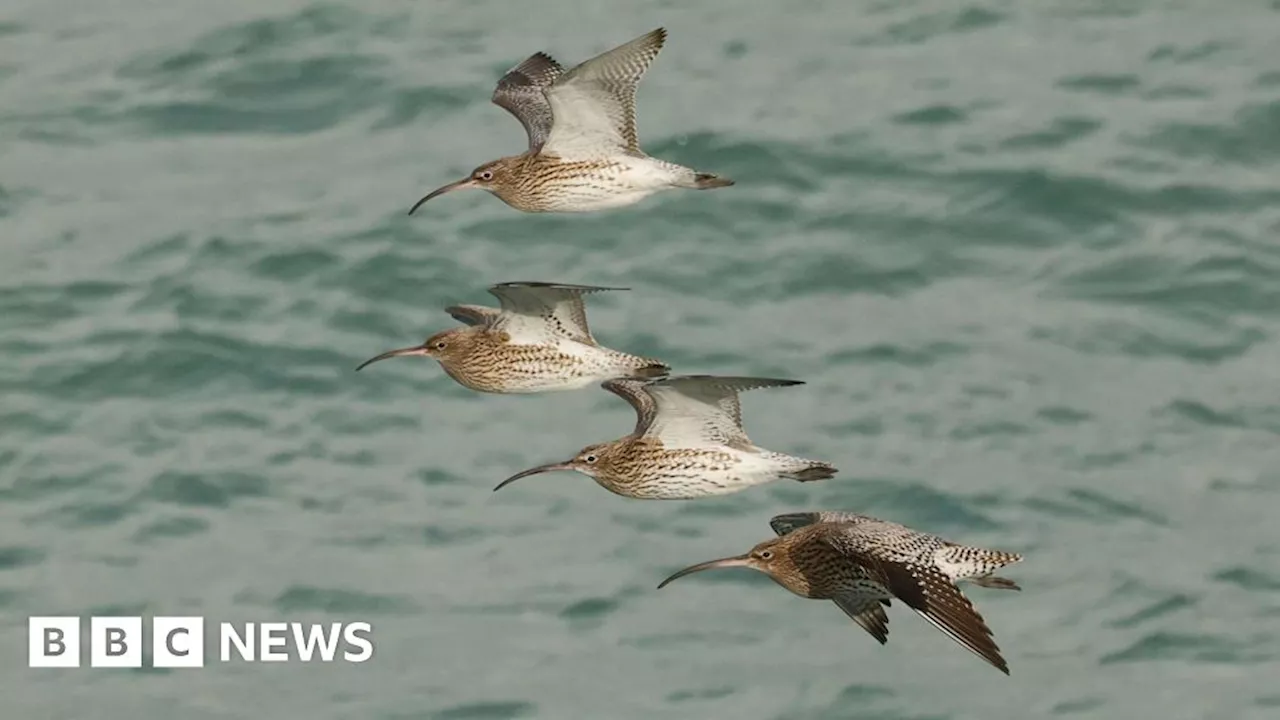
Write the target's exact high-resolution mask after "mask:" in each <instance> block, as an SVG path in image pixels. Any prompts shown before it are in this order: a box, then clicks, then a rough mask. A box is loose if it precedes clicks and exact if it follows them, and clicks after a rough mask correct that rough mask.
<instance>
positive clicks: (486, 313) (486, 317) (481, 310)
mask: <svg viewBox="0 0 1280 720" xmlns="http://www.w3.org/2000/svg"><path fill="white" fill-rule="evenodd" d="M444 311H445V312H447V313H449V314H450V315H452V316H453V319H454V320H457V321H458V322H460V323H466V324H467V325H484V324H485V323H487V322H492V321H493V320H495V319H497V317H498V315H499V314H500V312H499V310H498V309H497V308H491V307H485V306H483V305H450V306H449V307H447V308H445V309H444Z"/></svg>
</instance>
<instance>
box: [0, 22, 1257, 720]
mask: <svg viewBox="0 0 1280 720" xmlns="http://www.w3.org/2000/svg"><path fill="white" fill-rule="evenodd" d="M1278 7H1280V6H1277V4H1276V3H1274V2H1272V3H1268V2H1262V1H1257V2H1253V1H1247V0H1240V1H1238V2H1210V1H1208V0H1201V1H1194V0H1188V1H1186V2H1176V1H1174V0H1127V1H1125V2H1101V1H1092V0H1090V1H1076V2H1068V1H1066V0H1061V1H1057V2H1053V1H1046V2H1030V3H1014V2H974V3H962V4H954V3H947V2H942V1H941V0H918V1H913V2H883V1H879V0H877V1H862V0H860V1H858V2H849V3H845V2H838V1H837V0H807V1H803V2H799V1H798V2H790V3H781V2H779V3H765V2H758V3H757V2H738V3H731V2H712V1H710V0H703V1H699V2H683V3H680V2H659V3H631V4H622V3H604V2H587V1H577V0H555V1H554V2H539V3H532V2H530V3H510V2H501V3H500V2H482V1H463V0H435V1H432V2H407V1H403V0H394V1H393V0H377V1H371V2H363V3H354V2H353V3H346V4H316V3H310V2H303V1H300V0H270V1H262V0H258V1H252V2H251V1H250V0H222V1H220V2H216V3H215V2H209V3H197V2H193V1H191V0H188V1H186V2H169V3H157V2H145V1H144V0H122V1H121V2H113V3H103V2H99V3H89V2H80V3H72V2H57V1H54V0H9V2H7V3H4V4H3V7H2V8H0V48H3V50H2V51H0V241H2V242H3V246H2V247H3V250H2V252H3V256H2V259H3V262H0V349H2V350H3V353H4V358H5V362H4V363H3V367H2V368H0V392H2V393H3V394H2V395H0V398H2V399H0V619H2V620H3V623H2V625H0V657H3V660H0V663H3V665H2V668H3V670H2V672H0V696H2V697H3V698H4V705H5V707H6V709H5V710H4V711H3V715H4V717H6V718H10V717H12V718H129V719H130V720H150V719H153V718H154V719H164V720H168V719H169V718H184V719H193V720H205V719H210V720H212V719H214V718H218V719H222V718H281V719H285V718H309V719H320V718H326V719H327V718H361V719H387V720H391V719H396V720H405V719H408V718H424V719H425V718H430V719H435V720H463V719H466V720H488V719H501V718H608V719H610V720H614V719H616V720H625V719H628V718H656V717H661V718H743V719H747V718H750V719H755V718H761V719H787V720H834V719H837V718H839V719H844V718H886V719H887V718H914V719H923V718H930V719H932V718H948V719H957V720H958V719H961V718H983V719H987V720H1005V719H1007V720H1026V719H1028V718H1050V717H1068V718H1125V719H1127V718H1145V717H1163V718H1178V719H1183V718H1185V719H1188V720H1190V719H1199V718H1221V719H1227V718H1230V719H1236V718H1273V717H1276V714H1277V713H1280V680H1278V679H1280V532H1278V531H1277V530H1276V525H1275V523H1276V517H1277V514H1278V513H1280V443H1278V442H1277V435H1278V434H1280V400H1278V399H1277V398H1278V397H1280V394H1278V391H1277V387H1278V385H1277V380H1280V344H1278V338H1280V250H1277V234H1278V232H1280V44H1277V42H1276V41H1277V38H1280V11H1278ZM660 25H662V26H666V27H667V28H668V30H669V32H670V38H669V40H668V43H667V46H666V49H664V51H663V52H662V54H661V56H660V57H659V58H658V60H657V61H656V63H655V64H654V65H653V67H652V69H651V71H650V72H649V74H648V76H647V77H646V79H645V81H644V83H643V85H642V86H641V89H640V93H639V108H640V121H639V128H640V135H641V140H642V142H643V144H644V146H645V148H646V149H647V150H648V151H649V152H650V153H652V154H654V155H657V156H660V157H664V158H667V159H671V160H674V161H677V162H681V163H684V164H687V165H691V166H694V167H697V168H699V169H705V170H708V171H711V172H717V173H721V174H724V175H727V176H729V177H732V178H734V179H736V180H737V183H738V184H737V185H736V186H734V187H732V188H728V189H724V190H716V191H713V192H702V193H699V192H672V193H668V194H665V195H661V196H658V197H654V198H651V199H649V200H647V201H645V202H644V203H642V204H640V205H637V206H633V207H631V208H628V209H624V210H619V211H614V212H610V213H602V214H594V215H587V216H534V215H524V214H520V213H517V212H516V211H514V210H511V209H510V208H508V207H506V206H505V205H503V204H502V203H501V202H499V201H498V200H497V199H495V198H492V197H489V196H487V195H485V194H483V193H479V192H474V193H457V194H453V195H449V196H445V197H443V198H440V199H439V200H435V201H432V202H431V203H430V204H428V205H427V206H425V207H424V208H423V210H422V211H420V212H419V213H418V214H416V215H415V216H413V217H408V216H406V210H407V209H408V207H409V206H410V205H411V204H412V203H413V201H414V200H416V199H417V198H418V197H419V196H420V195H421V194H423V193H424V192H426V191H427V190H430V189H432V188H434V187H436V186H438V185H441V184H443V183H445V182H447V181H450V180H453V179H456V178H457V177H460V176H461V175H462V174H464V173H466V172H468V171H469V170H470V169H471V168H472V167H474V166H476V165H478V164H480V163H481V162H483V161H486V160H489V159H492V158H494V157H497V156H499V155H502V154H509V153H514V152H519V151H520V150H521V149H522V148H523V143H524V137H523V134H522V132H521V129H520V127H519V125H518V124H517V123H516V122H515V120H513V119H512V118H511V117H510V116H508V115H506V114H505V113H504V112H503V111H502V110H500V109H498V108H496V107H494V106H492V105H490V104H489V93H490V91H491V89H492V85H493V82H494V81H495V79H496V78H497V77H498V76H499V75H500V74H501V73H502V72H503V71H504V70H505V69H506V68H508V67H510V66H511V65H513V64H514V63H516V62H518V61H519V60H520V59H522V58H523V57H525V56H527V55H528V54H530V53H532V52H533V51H535V50H545V51H548V52H550V53H552V54H553V55H554V56H555V57H556V58H557V59H559V60H561V61H562V62H564V63H566V64H572V63H576V62H578V61H580V60H582V59H584V58H586V57H588V56H590V55H592V54H594V53H596V52H600V51H602V50H604V49H606V48H608V47H611V46H613V45H616V44H619V43H621V42H623V41H625V40H628V39H630V38H632V37H635V36H637V35H639V34H641V33H643V32H646V31H648V30H650V29H652V28H654V27H657V26H660ZM504 280H555V281H563V282H578V283H590V284H602V285H621V286H625V287H630V288H632V289H631V291H630V292H627V293H613V294H607V295H598V296H593V297H592V298H591V304H590V308H589V310H590V317H591V322H592V327H593V330H594V331H595V332H596V334H597V336H598V337H599V338H600V339H601V341H602V342H604V343H605V344H607V345H611V346H614V347H618V348H622V349H627V350H630V351H633V352H638V353H645V354H652V355H655V356H658V357H662V358H664V359H666V360H668V361H669V362H671V363H672V364H673V365H674V366H676V368H677V369H678V370H679V371H681V372H713V373H723V374H752V375H770V376H781V377H794V378H798V379H802V380H805V381H806V382H807V384H806V385H803V386H799V387H795V388H787V389H777V390H762V391H758V392H752V393H750V394H747V395H744V397H743V405H744V414H745V419H746V422H747V428H748V430H749V431H750V433H751V436H752V438H753V439H754V440H755V441H757V442H759V443H760V444H761V445H764V446H765V447H769V448H774V449H778V450H784V451H788V452H793V453H796V454H802V455H809V456H812V457H816V458H821V459H824V460H828V461H830V462H832V463H834V464H836V465H837V466H838V467H839V468H840V471H841V472H840V474H839V475H838V476H837V478H836V479H834V480H831V481H827V482H824V483H814V484H806V485H799V484H795V483H777V484H774V485H770V486H765V487H761V488H756V489H753V490H751V491H748V492H744V493H740V494H737V495H734V496H730V497H725V498H720V499H716V500H704V501H696V502H669V503H663V502H640V501H631V500H627V499H624V498H621V497H617V496H614V495H611V494H609V493H607V492H605V491H604V490H602V489H600V488H598V487H597V486H596V485H595V484H594V483H592V482H591V481H590V480H589V479H587V478H585V477H582V476H577V475H570V474H556V475H547V476H543V477H540V478H536V479H534V478H531V479H529V480H526V481H522V483H519V484H516V485H513V486H511V487H510V488H509V489H504V490H503V491H502V492H501V493H497V494H495V493H492V492H490V489H491V488H492V487H493V486H494V485H495V484H497V482H498V481H500V480H501V479H502V478H504V477H506V476H507V475H509V474H511V473H512V472H514V471H516V470H519V469H522V468H524V467H527V466H530V465H533V464H536V463H540V462H545V461H549V460H556V459H561V458H562V457H565V456H567V455H568V454H569V453H571V452H572V451H574V450H576V449H577V448H579V447H581V446H582V445H585V444H587V443H589V442H593V441H597V440H603V439H608V438H611V437H615V436H617V435H621V434H623V433H625V432H627V431H629V430H630V428H631V425H632V422H633V417H632V415H631V411H630V409H629V408H628V407H627V406H626V405H625V404H623V403H622V402H621V401H619V400H618V399H616V398H614V397H613V396H611V395H609V394H608V393H605V392H602V391H599V390H584V391H581V392H577V393H566V394H559V395H542V396H527V397H519V396H484V395H478V394H475V393H471V392H469V391H467V390H464V389H462V388H461V387H459V386H457V385H456V384H454V383H452V381H450V380H449V379H447V378H446V377H445V376H444V374H443V373H442V372H441V371H440V369H439V368H438V366H436V365H435V364H434V363H431V362H429V361H420V360H397V361H392V362H387V363H380V364H378V365H375V366H372V367H370V368H369V369H367V370H365V371H362V372H360V373H355V372H354V368H355V366H356V365H357V364H358V363H359V362H360V361H362V360H364V359H365V358H367V357H369V356H371V355H373V354H375V353H377V352H380V351H382V350H386V349H389V348H392V347H399V346H402V345H406V344H410V343H413V342H418V341H420V340H421V339H422V338H424V337H426V336H427V335H428V334H430V333H432V332H434V331H436V330H439V329H442V328H444V327H448V326H450V325H451V324H453V321H452V320H450V319H449V317H448V316H447V315H445V314H444V313H443V312H442V311H441V308H442V307H443V306H445V305H448V304H453V303H459V302H478V303H487V302H491V301H492V298H489V297H488V296H487V295H486V294H485V292H484V287H485V286H486V285H488V284H490V283H493V282H498V281H504ZM819 508H824V509H850V510H858V511H862V512H866V513H870V514H874V515H878V516H881V517H885V518H887V519H892V520H895V521H899V522H903V523H906V524H909V525H913V526H916V527H919V528H922V529H926V530H931V531H934V532H938V533H941V534H943V535H945V536H947V537H949V538H952V539H955V540H960V541H964V542H969V543H973V544H979V545H987V546H992V547H997V548H1002V549H1006V550H1013V551H1017V552H1021V553H1024V554H1025V555H1026V558H1027V559H1026V560H1025V561H1024V562H1023V563H1022V564H1020V565H1017V566H1015V567H1014V568H1012V569H1011V570H1010V571H1009V572H1008V573H1007V574H1008V575H1009V576H1010V577H1012V578H1014V579H1016V580H1017V581H1018V582H1019V583H1020V584H1021V585H1022V587H1023V588H1024V590H1023V591H1022V592H1021V593H1008V592H997V591H988V590H984V589H981V588H974V589H972V590H971V591H970V595H971V597H972V598H973V599H974V601H975V603H976V604H977V606H978V608H979V609H980V610H981V611H982V612H983V614H984V615H985V617H986V619H987V621H988V622H989V624H990V625H991V627H992V628H993V629H994V631H995V634H996V639H997V641H998V642H999V644H1000V645H1001V647H1002V648H1003V650H1004V653H1005V656H1006V657H1007V658H1008V660H1009V663H1010V665H1011V668H1012V676H1011V677H1004V676H1003V675H1000V674H999V673H997V672H995V671H993V670H992V669H991V668H989V667H986V666H984V665H983V664H982V663H981V662H979V661H978V660H977V659H975V658H974V657H973V656H971V655H969V654H968V653H966V652H965V651H964V650H963V649H961V648H960V647H959V646H957V645H955V644H953V643H952V642H950V641H949V640H947V639H946V637H944V636H943V635H942V634H941V633H938V632H937V631H936V630H934V629H933V628H931V627H929V626H928V625H927V624H926V623H925V622H923V621H922V620H920V619H919V618H917V617H915V616H914V615H912V614H911V613H910V612H909V611H907V610H906V609H905V608H902V607H900V606H898V605H895V607H894V608H893V610H892V612H891V631H892V635H891V638H890V642H889V644H888V645H887V646H885V647H880V646H879V645H877V644H876V643H875V642H874V641H873V640H872V639H871V638H870V637H869V636H867V635H866V634H864V633H862V631H860V630H858V629H857V628H856V627H854V626H853V625H852V624H851V623H850V622H849V621H848V620H847V618H845V617H844V616H843V615H842V614H841V613H840V612H839V611H838V610H837V609H836V608H834V607H832V606H831V604H830V603H825V602H813V601H804V600H801V599H799V598H795V597H793V596H790V595H789V594H788V593H786V592H785V591H783V590H782V589H780V588H778V587H776V586H774V585H772V584H771V583H770V582H769V581H768V580H767V579H765V578H763V577H760V576H755V575H752V574H750V573H747V572H746V571H740V572H731V571H725V572H723V573H719V574H706V575H702V576H699V577H696V578H689V579H687V580H683V581H681V582H679V583H676V584H673V585H672V586H670V587H668V588H664V589H663V590H662V591H657V590H655V586H656V584H657V582H658V581H659V580H661V579H662V578H663V577H665V575H666V574H668V573H669V572H671V571H673V570H675V569H676V568H678V567H681V566H683V565H686V564H689V563H692V562H696V561H700V560H705V559H709V558H712V557H719V556H723V555H728V554H733V553H738V552H742V551H744V550H746V549H747V548H749V547H750V546H751V545H753V544H754V543H756V542H758V541H760V540H763V539H765V538H766V537H768V536H769V535H770V530H769V528H768V525H767V521H768V518H769V517H770V516H771V515H773V514H775V513H778V512H786V511H795V510H807V509H819ZM57 614H79V615H91V614H98V615H104V614H123V615H136V614H141V615H146V616H150V615H203V616H205V617H207V618H209V619H210V620H211V621H220V620H237V621H239V620H300V621H332V620H337V621H353V620H369V621H371V622H372V623H373V624H374V639H375V643H376V655H375V657H374V658H373V659H372V660H371V661H369V662H366V663H363V664H360V665H351V664H344V663H341V662H338V663H334V664H331V665H324V664H318V663H313V664H302V663H297V662H292V663H283V664H248V663H238V662H232V663H227V664H222V663H219V662H216V661H214V662H210V663H209V664H208V666H206V667H205V668H203V669H199V670H157V669H150V668H147V669H143V670H106V669H90V668H87V667H86V668H80V669H77V670H55V669H43V670H37V669H27V668H26V667H25V665H26V663H25V659H26V627H27V626H26V623H27V617H28V616H30V615H57ZM86 624H87V621H86Z"/></svg>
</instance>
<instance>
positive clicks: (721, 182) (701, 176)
mask: <svg viewBox="0 0 1280 720" xmlns="http://www.w3.org/2000/svg"><path fill="white" fill-rule="evenodd" d="M733 184H734V183H733V181H732V180H730V179H729V178H727V177H720V176H719V175H712V174H711V173H704V172H700V173H694V174H693V185H692V186H691V187H692V188H693V189H695V190H714V189H715V188H722V187H729V186H730V185H733Z"/></svg>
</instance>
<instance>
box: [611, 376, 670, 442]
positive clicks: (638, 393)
mask: <svg viewBox="0 0 1280 720" xmlns="http://www.w3.org/2000/svg"><path fill="white" fill-rule="evenodd" d="M647 384H648V381H646V380H629V379H618V380H605V381H604V382H602V383H600V387H602V388H604V389H605V390H608V391H609V392H611V393H613V394H614V395H617V396H618V397H620V398H622V399H623V400H626V401H627V403H629V404H630V405H631V407H632V408H633V409H634V410H635V411H636V429H635V431H634V434H635V435H636V437H639V436H641V435H643V434H644V431H645V430H646V429H647V428H648V427H649V423H651V422H653V416H654V413H656V412H657V408H656V406H655V405H654V402H653V396H651V395H650V394H649V393H647V392H645V391H644V386H645V385H647Z"/></svg>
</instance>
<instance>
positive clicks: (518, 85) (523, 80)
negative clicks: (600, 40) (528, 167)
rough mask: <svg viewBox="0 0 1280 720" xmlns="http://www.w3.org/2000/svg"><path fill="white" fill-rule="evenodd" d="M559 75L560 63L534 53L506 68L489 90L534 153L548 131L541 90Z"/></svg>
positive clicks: (547, 110) (547, 113) (547, 111)
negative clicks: (514, 120)
mask: <svg viewBox="0 0 1280 720" xmlns="http://www.w3.org/2000/svg"><path fill="white" fill-rule="evenodd" d="M562 74H564V68H562V67H560V63H558V62H556V61H555V60H554V59H553V58H552V57H551V56H550V55H548V54H546V53H544V52H537V53H534V54H532V55H530V56H529V57H528V58H526V59H525V60H524V62H522V63H520V64H519V65H517V66H515V67H513V68H511V69H510V70H508V71H507V74H506V75H503V76H502V78H501V79H499V80H498V85H497V87H495V88H494V90H493V97H492V101H493V104H494V105H497V106H498V107H500V108H502V109H504V110H506V111H507V112H509V113H511V114H512V115H514V116H515V118H516V119H517V120H519V121H520V124H521V125H523V126H524V131H525V133H526V134H527V135H528V136H529V152H531V153H536V152H538V150H539V149H541V148H542V145H543V143H545V142H546V141H547V135H549V134H550V133H551V123H552V120H553V118H552V114H551V105H550V103H548V102H547V97H546V95H544V94H543V92H542V90H543V88H545V87H548V86H550V85H551V84H552V83H553V82H555V80H556V78H558V77H560V76H561V75H562Z"/></svg>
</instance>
